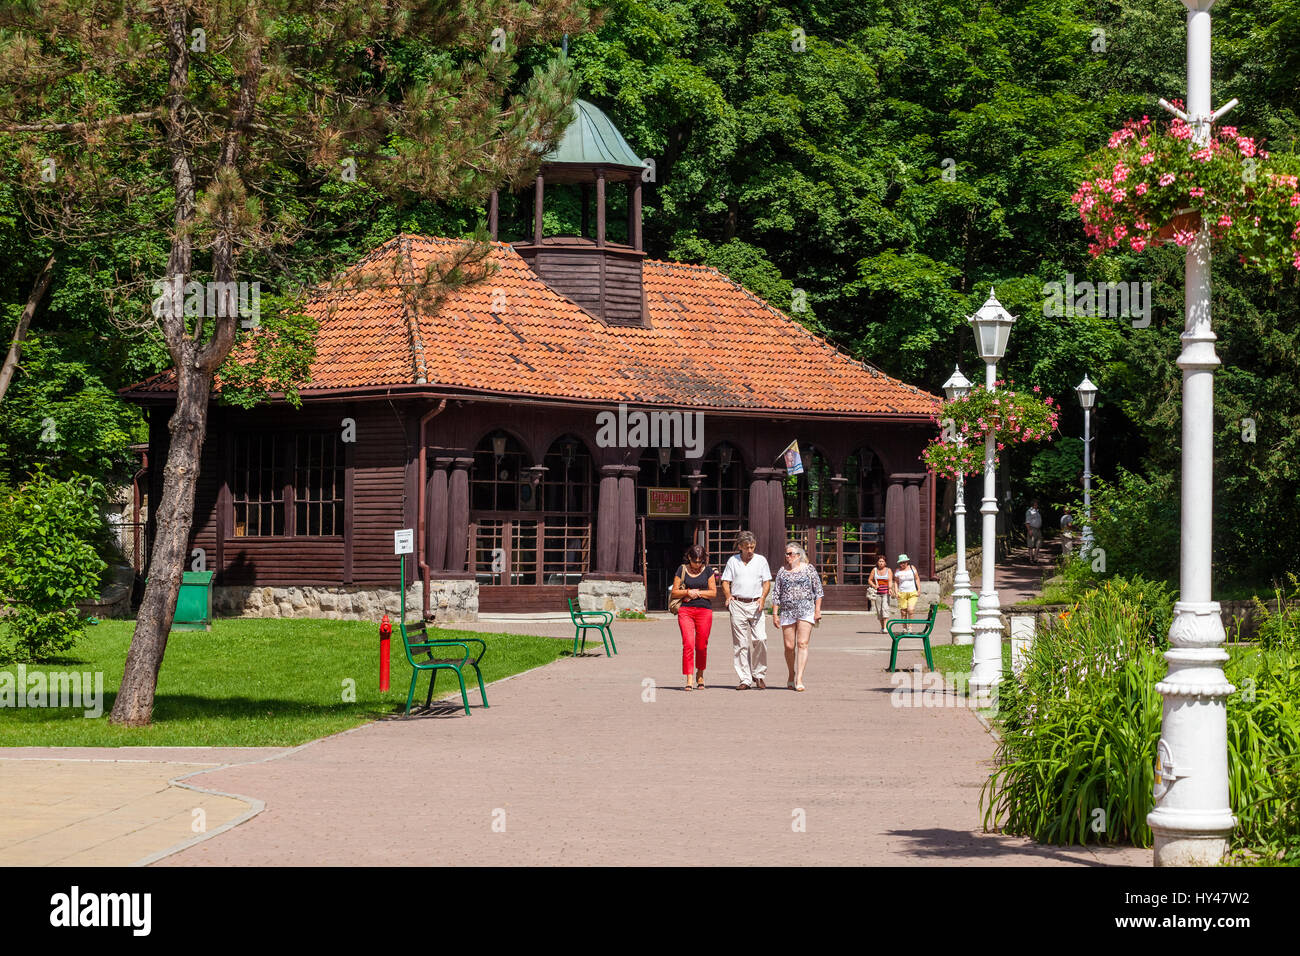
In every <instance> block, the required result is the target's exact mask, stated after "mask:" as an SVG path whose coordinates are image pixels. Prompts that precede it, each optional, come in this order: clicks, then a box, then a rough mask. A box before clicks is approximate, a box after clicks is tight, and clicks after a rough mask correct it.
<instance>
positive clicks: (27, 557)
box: [0, 468, 105, 661]
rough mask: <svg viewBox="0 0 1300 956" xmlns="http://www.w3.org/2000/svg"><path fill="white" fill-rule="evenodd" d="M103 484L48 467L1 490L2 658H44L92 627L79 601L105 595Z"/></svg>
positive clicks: (30, 659) (27, 659)
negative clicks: (100, 546)
mask: <svg viewBox="0 0 1300 956" xmlns="http://www.w3.org/2000/svg"><path fill="white" fill-rule="evenodd" d="M98 492H99V488H98V486H97V485H96V484H95V483H94V482H93V481H91V480H90V479H87V478H83V477H74V478H70V479H68V480H66V481H59V480H57V479H55V478H53V477H51V476H50V475H48V474H46V473H45V471H44V470H43V469H41V468H38V469H37V471H36V473H35V474H33V475H32V477H31V478H30V479H29V480H28V481H27V482H26V483H25V484H23V485H21V486H20V487H18V488H16V489H3V490H0V604H3V605H6V606H7V611H6V614H5V617H6V623H7V624H8V632H9V633H8V640H7V642H6V643H5V644H0V657H4V658H6V659H10V660H20V661H39V660H43V659H46V658H48V657H50V656H51V655H53V654H55V653H58V652H60V651H65V650H67V649H69V648H70V647H72V646H73V644H74V643H76V640H77V638H78V637H80V636H81V633H82V631H83V630H84V628H85V624H84V622H83V621H82V619H81V616H80V614H79V613H78V612H77V609H76V607H75V606H74V605H75V603H76V602H77V601H82V600H86V599H87V598H91V597H94V596H95V595H96V594H97V593H98V588H99V580H100V576H101V575H102V574H103V572H104V569H105V564H104V561H103V559H102V558H100V557H99V555H98V554H97V553H96V549H95V545H94V543H93V541H94V539H95V538H96V537H97V536H98V534H99V532H100V525H101V522H100V518H99V514H98V511H97V509H96V506H95V500H96V497H97V494H98Z"/></svg>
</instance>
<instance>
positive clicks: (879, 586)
mask: <svg viewBox="0 0 1300 956" xmlns="http://www.w3.org/2000/svg"><path fill="white" fill-rule="evenodd" d="M893 590H894V572H893V571H891V570H889V564H888V563H887V562H886V561H885V556H884V555H883V554H882V555H881V556H880V557H878V558H876V566H875V567H874V568H872V569H871V574H870V575H869V576H868V577H867V597H868V598H869V599H871V600H874V601H875V604H876V617H877V618H878V619H879V621H880V633H881V634H884V633H885V621H886V620H888V618H889V595H890V594H891V593H892V592H893Z"/></svg>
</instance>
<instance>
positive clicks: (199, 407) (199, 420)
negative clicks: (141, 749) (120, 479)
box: [109, 359, 212, 727]
mask: <svg viewBox="0 0 1300 956" xmlns="http://www.w3.org/2000/svg"><path fill="white" fill-rule="evenodd" d="M193 366H194V362H193V360H192V359H191V360H190V361H188V362H183V363H181V365H180V367H179V368H178V369H177V371H178V373H179V378H178V381H177V391H176V413H175V414H174V415H172V418H171V421H170V423H169V424H168V430H169V431H170V432H171V446H170V447H169V448H168V449H167V462H166V464H165V465H164V466H163V486H162V495H161V498H160V500H159V502H158V507H157V510H156V511H155V516H156V520H157V533H156V534H155V536H154V542H153V550H152V551H151V552H150V555H149V581H148V584H147V585H146V586H145V589H144V598H143V600H142V601H141V602H140V611H139V614H138V615H137V617H136V625H135V634H134V635H132V637H131V648H130V650H129V651H127V655H126V670H125V672H124V673H123V674H122V686H121V689H120V690H119V691H118V693H117V699H116V700H115V701H114V702H113V711H112V713H111V714H110V715H109V722H110V723H114V724H126V725H127V726H131V727H142V726H145V725H147V724H148V723H149V722H150V721H151V720H152V719H153V698H154V690H155V688H156V687H157V684H158V670H159V668H160V667H162V660H163V652H164V651H166V649H167V636H168V634H169V633H170V631H171V624H172V618H173V617H174V616H175V614H176V596H177V594H178V593H179V592H180V587H181V575H182V573H184V570H185V559H186V557H188V549H189V539H190V527H191V525H192V523H193V517H194V489H195V486H196V485H197V483H198V475H199V456H200V454H201V453H202V451H203V438H204V435H205V434H206V433H207V424H208V397H209V394H210V392H211V390H212V374H211V373H210V372H208V371H206V370H202V369H195V368H194V367H193Z"/></svg>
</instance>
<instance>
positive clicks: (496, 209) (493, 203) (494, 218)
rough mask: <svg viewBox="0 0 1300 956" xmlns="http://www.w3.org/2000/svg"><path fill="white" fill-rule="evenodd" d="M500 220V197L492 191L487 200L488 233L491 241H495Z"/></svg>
mask: <svg viewBox="0 0 1300 956" xmlns="http://www.w3.org/2000/svg"><path fill="white" fill-rule="evenodd" d="M500 218H501V197H500V195H499V194H498V193H497V191H496V190H495V189H494V190H492V195H491V197H489V199H488V233H489V235H491V237H492V241H493V242H496V241H497V223H498V221H499V220H500Z"/></svg>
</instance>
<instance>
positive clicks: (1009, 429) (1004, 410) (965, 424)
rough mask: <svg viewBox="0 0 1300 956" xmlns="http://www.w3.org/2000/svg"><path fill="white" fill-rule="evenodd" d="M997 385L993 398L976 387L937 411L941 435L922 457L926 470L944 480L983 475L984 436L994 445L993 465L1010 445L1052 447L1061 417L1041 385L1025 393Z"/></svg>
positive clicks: (935, 419) (934, 418) (1011, 384)
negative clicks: (1043, 394)
mask: <svg viewBox="0 0 1300 956" xmlns="http://www.w3.org/2000/svg"><path fill="white" fill-rule="evenodd" d="M994 384H995V385H996V386H997V387H996V388H995V389H994V390H993V391H991V392H990V391H988V390H987V389H985V388H984V387H983V386H977V387H976V388H973V389H971V392H970V394H969V395H967V396H966V397H965V398H958V399H954V400H953V401H951V402H943V403H941V404H940V405H939V406H938V408H937V409H936V411H935V414H934V415H932V416H931V421H933V422H934V423H935V424H936V425H938V426H939V427H940V429H942V430H941V432H940V434H939V437H938V438H935V439H933V440H932V441H931V442H930V444H929V445H927V446H926V448H925V451H924V452H922V454H921V460H922V461H924V462H925V465H926V467H927V468H929V469H930V470H931V471H934V472H935V473H936V474H939V475H942V476H943V477H945V478H956V477H957V476H958V475H977V474H980V473H981V472H982V471H983V470H984V438H985V436H986V435H992V436H993V439H994V455H993V461H994V463H995V464H996V463H997V462H998V460H999V456H998V452H1000V451H1002V450H1003V449H1004V448H1005V447H1006V446H1007V445H1009V444H1012V443H1015V442H1031V441H1051V438H1052V434H1053V433H1054V432H1055V431H1056V424H1057V418H1058V416H1059V414H1060V408H1059V406H1057V405H1056V403H1055V402H1054V401H1053V399H1052V398H1050V397H1047V398H1039V396H1038V392H1039V388H1038V386H1037V385H1035V386H1034V387H1033V389H1032V390H1031V391H1028V392H1026V391H1024V390H1023V389H1017V388H1016V386H1015V383H1014V382H1010V381H1007V382H1001V381H999V382H996V383H994ZM957 439H960V440H957Z"/></svg>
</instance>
